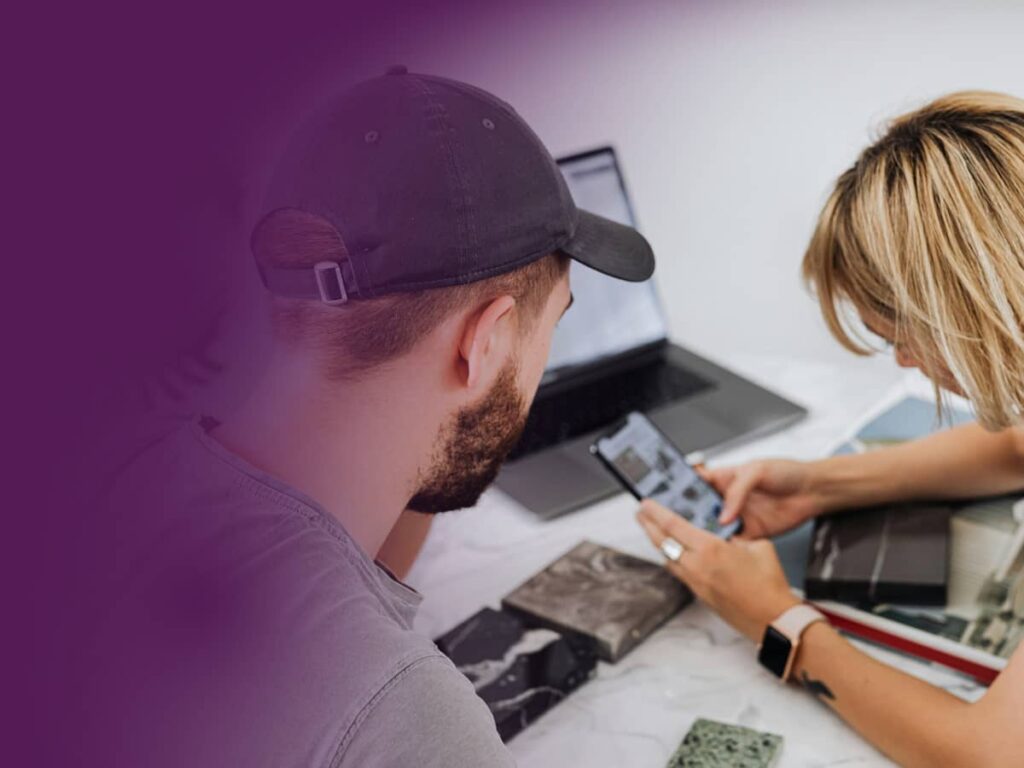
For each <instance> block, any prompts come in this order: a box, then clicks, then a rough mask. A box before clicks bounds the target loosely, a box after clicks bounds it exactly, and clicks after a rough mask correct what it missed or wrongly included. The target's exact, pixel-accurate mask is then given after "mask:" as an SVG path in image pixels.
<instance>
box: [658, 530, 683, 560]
mask: <svg viewBox="0 0 1024 768" xmlns="http://www.w3.org/2000/svg"><path fill="white" fill-rule="evenodd" d="M659 549H660V550H661V554H663V555H664V556H665V557H667V558H668V559H669V560H671V561H672V562H673V563H678V562H679V558H680V557H681V556H682V554H683V552H685V551H686V547H684V546H683V545H682V544H680V543H679V542H678V541H676V540H675V539H673V538H672V537H671V536H666V537H665V539H664V541H662V542H661V546H660V547H659Z"/></svg>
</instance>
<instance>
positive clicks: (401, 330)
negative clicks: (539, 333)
mask: <svg viewBox="0 0 1024 768" xmlns="http://www.w3.org/2000/svg"><path fill="white" fill-rule="evenodd" d="M252 250H253V253H254V254H255V256H256V260H257V262H258V263H259V264H260V266H276V267H306V266H308V267H310V268H312V267H313V265H314V264H316V263H317V262H319V261H342V260H344V259H345V258H346V252H345V247H344V245H343V243H342V240H341V237H340V236H339V235H338V233H337V231H336V230H335V229H334V227H333V226H332V225H331V224H330V223H329V222H328V221H326V220H325V219H323V218H321V217H319V216H315V215H313V214H309V213H305V212H303V211H299V210H294V209H287V210H281V211H278V212H276V213H273V214H271V215H270V216H268V217H267V218H266V219H264V220H263V221H262V222H260V224H259V226H258V227H257V228H256V231H255V232H254V233H253V237H252ZM568 269H569V258H568V257H567V256H565V255H564V254H562V253H553V254H550V255H548V256H544V257H542V258H540V259H538V260H537V261H534V262H531V263H530V264H528V265H527V266H525V267H521V268H519V269H516V270H514V271H511V272H507V273H505V274H501V275H497V276H495V277H491V278H486V279H484V280H479V281H476V282H473V283H467V284H465V285H458V286H452V287H446V288H434V289H430V290H423V291H416V292H412V293H395V294H390V295H387V296H381V297H379V298H373V299H359V300H354V301H351V302H349V303H347V304H345V305H343V306H327V305H324V304H322V303H320V302H319V301H315V300H307V299H285V298H278V297H275V298H274V299H273V307H272V322H273V326H274V330H275V333H277V334H278V336H279V337H280V338H281V339H282V340H284V341H286V342H288V343H292V344H301V345H305V346H308V347H310V348H312V349H315V350H317V351H320V352H323V353H324V354H323V362H324V365H325V373H326V374H327V376H328V377H329V378H332V379H350V378H355V377H357V376H358V375H359V374H361V373H363V372H365V371H367V370H369V369H371V368H374V367H375V366H378V365H381V364H383V363H386V362H388V361H389V360H393V359H395V358H397V357H400V356H401V355H403V354H405V353H406V352H408V351H409V350H411V349H412V348H413V347H414V346H415V345H416V343H417V342H419V341H420V340H421V339H422V338H424V337H425V336H427V335H428V334H429V333H430V332H431V331H433V330H434V329H435V328H436V327H437V326H438V325H439V324H440V323H441V322H442V321H443V320H445V319H446V318H448V317H450V316H451V315H452V314H453V313H455V312H457V311H460V310H463V309H466V308H468V307H470V306H472V305H483V304H485V303H486V302H488V301H491V300H493V299H495V298H497V297H499V296H504V295H509V296H512V297H513V298H514V299H515V300H516V306H517V308H518V312H517V315H516V316H517V318H518V321H519V324H520V331H521V332H523V333H526V332H529V330H530V329H531V328H532V326H533V324H534V322H535V321H536V320H537V319H538V317H539V315H540V313H541V311H542V310H543V308H544V306H545V305H546V304H547V300H548V298H549V297H550V296H551V291H552V290H554V287H555V285H556V284H557V283H558V281H559V280H560V279H561V278H562V276H563V275H565V273H566V271H567V270H568Z"/></svg>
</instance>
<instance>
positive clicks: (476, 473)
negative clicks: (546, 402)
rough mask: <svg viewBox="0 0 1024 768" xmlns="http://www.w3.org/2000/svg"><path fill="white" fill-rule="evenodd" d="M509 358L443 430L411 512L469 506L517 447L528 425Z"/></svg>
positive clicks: (444, 510) (442, 510) (512, 364)
mask: <svg viewBox="0 0 1024 768" xmlns="http://www.w3.org/2000/svg"><path fill="white" fill-rule="evenodd" d="M516 373H517V368H516V365H515V364H514V363H512V362H510V363H509V364H508V365H507V366H506V367H505V370H503V371H502V372H501V373H500V374H499V375H498V379H497V381H495V382H494V386H493V387H491V391H490V392H488V393H487V394H486V395H485V396H484V398H483V400H481V401H480V402H479V403H477V404H476V405H472V406H469V407H467V408H463V409H462V410H461V411H459V412H458V413H456V414H455V416H454V418H453V419H452V421H451V422H450V423H449V424H448V425H447V426H446V427H445V428H444V429H442V430H441V435H440V448H439V449H438V451H437V453H436V454H435V455H436V458H435V460H434V463H433V466H432V467H431V468H430V470H429V471H428V472H427V473H426V476H425V477H424V478H423V479H422V480H421V481H420V486H419V489H418V490H417V491H416V493H415V495H414V496H413V497H412V499H410V500H409V505H408V507H409V509H411V510H413V511H415V512H427V513H435V512H448V511H450V510H453V509H464V508H465V507H472V506H473V505H474V504H476V502H477V500H478V499H479V498H480V494H482V493H483V492H484V490H486V488H487V486H489V485H490V484H491V483H492V482H494V478H495V477H497V476H498V470H499V469H500V468H501V464H502V462H503V461H505V457H507V456H508V454H509V452H510V451H511V450H512V449H513V448H514V447H515V445H516V443H517V442H518V441H519V437H520V435H521V434H522V432H523V427H524V426H525V425H526V405H525V403H524V402H523V398H522V396H521V395H520V394H519V390H518V388H517V386H516Z"/></svg>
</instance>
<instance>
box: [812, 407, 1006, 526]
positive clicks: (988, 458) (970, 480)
mask: <svg viewBox="0 0 1024 768" xmlns="http://www.w3.org/2000/svg"><path fill="white" fill-rule="evenodd" d="M810 482H811V483H812V485H813V486H814V492H815V493H816V494H818V495H819V496H820V498H821V499H822V505H823V507H824V508H825V511H827V512H833V511H836V510H838V509H844V508H848V507H862V506H872V505H875V504H881V503H886V502H892V501H905V500H910V499H922V498H931V499H940V498H942V499H957V498H971V497H975V496H987V495H996V494H1000V493H1009V492H1011V491H1015V490H1019V489H1021V488H1024V436H1022V433H1021V432H1020V431H1019V430H1016V429H1007V430H1004V431H1002V432H987V431H985V430H984V429H982V428H981V427H979V426H977V425H976V424H968V425H965V426H962V427H955V428H953V429H949V430H946V431H943V432H940V433H938V434H935V435H931V436H930V437H926V438H923V439H921V440H914V441H912V442H908V443H904V444H903V445H897V446H893V447H891V448H884V449H880V450H875V451H868V452H866V453H861V454H856V455H852V456H834V457H832V458H829V459H823V460H821V461H816V462H812V463H811V481H810Z"/></svg>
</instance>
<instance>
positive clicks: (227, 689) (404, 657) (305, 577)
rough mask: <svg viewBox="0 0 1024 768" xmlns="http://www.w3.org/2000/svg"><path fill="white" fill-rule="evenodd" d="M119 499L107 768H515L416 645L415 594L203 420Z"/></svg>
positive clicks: (143, 459) (442, 665) (485, 718)
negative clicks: (111, 760) (113, 762)
mask: <svg viewBox="0 0 1024 768" xmlns="http://www.w3.org/2000/svg"><path fill="white" fill-rule="evenodd" d="M112 500H113V503H112V509H114V510H116V514H117V515H118V517H117V518H116V520H117V528H116V530H117V539H118V541H117V560H116V570H115V572H114V578H113V581H112V583H111V584H110V585H109V587H110V589H111V590H112V592H113V594H112V595H111V601H110V603H111V606H112V611H111V618H110V619H109V620H108V621H106V635H107V638H108V639H109V641H110V642H104V640H103V633H100V635H99V636H98V637H97V638H96V639H95V640H96V645H97V647H100V648H102V649H104V650H105V651H106V655H107V656H109V657H110V658H109V659H107V662H108V663H109V664H110V667H109V669H106V668H105V667H104V664H103V663H102V662H99V661H98V662H97V675H98V676H101V677H103V676H104V675H105V673H110V675H112V677H104V679H106V680H108V681H109V680H114V681H116V687H117V689H118V691H119V693H120V695H121V698H120V699H118V698H117V696H114V697H113V699H112V700H113V701H115V703H120V705H121V706H122V708H123V711H122V712H119V714H118V717H117V718H116V720H117V723H118V727H117V732H116V734H110V735H108V736H109V738H110V739H112V740H113V741H115V742H116V746H115V747H112V750H113V751H115V752H116V753H117V756H118V758H119V760H118V762H122V761H123V762H124V763H125V764H127V763H134V762H135V761H139V762H137V763H136V764H146V765H154V764H167V765H175V764H177V765H191V766H207V765H209V766H214V765H216V766H218V767H219V766H225V765H239V766H241V765H244V766H247V767H249V768H252V767H253V766H275V767H280V766H325V767H327V766H331V767H342V768H347V767H348V766H353V767H355V766H358V767H359V768H370V767H374V766H395V767H396V768H397V767H398V766H402V767H404V766H412V765H416V766H438V768H440V767H441V766H444V767H445V768H457V767H458V766H466V767H467V768H469V767H470V766H472V768H479V767H480V766H506V765H511V764H512V760H511V757H510V755H509V753H508V752H507V750H506V749H505V747H504V746H503V745H502V743H501V741H500V739H499V737H498V734H497V731H496V730H495V726H494V720H493V718H492V716H491V714H490V712H489V711H488V709H487V707H486V706H485V705H484V704H483V702H482V701H481V700H480V699H479V698H478V697H477V696H476V694H475V692H474V690H473V687H472V686H471V685H470V683H469V682H468V681H467V680H466V679H465V677H463V676H462V675H461V674H460V673H459V672H458V671H457V670H456V669H455V667H454V666H453V665H452V664H451V662H450V661H449V660H448V659H447V658H446V657H445V656H443V655H442V654H441V653H440V652H439V651H438V650H437V648H436V647H435V646H434V644H433V643H432V642H431V641H430V640H429V639H428V638H426V637H423V636H421V635H419V634H417V633H416V632H414V631H413V629H412V621H413V616H414V615H415V612H416V609H417V607H418V605H419V603H420V600H421V598H420V595H419V594H417V593H416V592H415V591H414V590H412V589H410V588H409V587H407V586H405V585H404V584H402V583H401V582H400V581H398V580H397V579H395V578H394V577H393V576H391V575H390V574H389V573H388V572H387V571H386V570H384V569H383V568H382V567H381V566H379V565H378V564H376V563H374V562H373V561H372V560H371V559H370V558H368V557H367V556H366V555H365V554H364V553H363V552H362V551H361V550H360V549H359V547H358V546H357V545H356V544H355V542H353V541H352V539H351V538H350V537H349V536H348V534H347V533H346V532H345V530H344V528H343V527H342V526H341V525H340V524H339V523H338V521H336V520H335V519H334V518H332V517H331V516H330V515H328V514H327V513H326V512H325V511H324V510H323V509H322V508H321V507H320V506H319V505H317V503H316V502H314V501H313V500H312V499H310V498H308V497H306V496H304V495H303V494H302V493H300V492H298V491H296V490H294V489H292V488H289V487H288V486H286V485H285V484H284V483H282V482H280V481H278V480H275V479H274V478H273V477H270V476H268V475H266V474H265V473H263V472H261V471H259V470H257V469H255V468H254V467H252V466H251V465H249V464H247V463H246V462H245V461H243V460H242V459H240V458H239V457H237V456H235V455H234V454H232V453H231V452H229V451H228V450H226V449H225V448H224V447H223V446H222V445H220V444H219V443H218V442H217V441H215V440H214V439H212V438H211V437H210V436H209V435H208V434H207V433H206V430H205V428H204V426H203V425H202V424H200V423H199V422H196V423H193V424H190V425H188V426H185V427H183V428H181V429H179V430H177V431H175V432H174V433H172V434H170V435H169V436H167V437H165V438H164V439H162V440H160V441H159V442H157V443H156V444H154V445H153V446H151V447H150V448H148V449H147V450H146V451H144V452H143V453H142V454H141V455H140V456H138V457H137V458H136V459H135V460H134V461H133V462H132V464H131V465H130V466H129V467H128V468H127V469H126V471H125V472H123V473H122V474H121V476H120V477H119V479H118V481H117V483H116V486H115V488H114V492H113V494H112ZM115 648H116V649H117V650H116V651H115V650H114V649H115ZM100 655H102V654H100ZM97 738H99V737H97Z"/></svg>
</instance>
